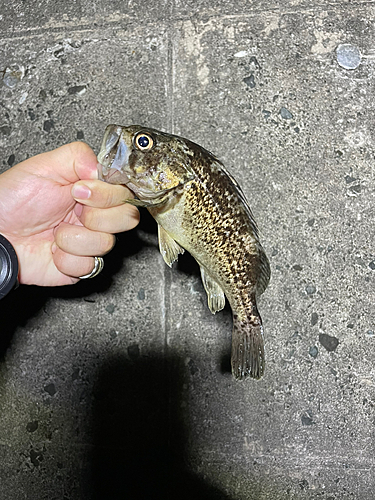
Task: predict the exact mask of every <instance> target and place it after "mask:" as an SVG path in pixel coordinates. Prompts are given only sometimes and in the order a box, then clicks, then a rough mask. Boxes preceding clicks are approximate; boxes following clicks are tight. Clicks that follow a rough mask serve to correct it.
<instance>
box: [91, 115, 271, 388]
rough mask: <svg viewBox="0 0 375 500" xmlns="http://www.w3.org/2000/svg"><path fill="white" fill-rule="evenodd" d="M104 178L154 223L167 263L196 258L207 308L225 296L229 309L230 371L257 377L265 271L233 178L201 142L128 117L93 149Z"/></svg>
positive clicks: (252, 226)
mask: <svg viewBox="0 0 375 500" xmlns="http://www.w3.org/2000/svg"><path fill="white" fill-rule="evenodd" d="M98 161H99V164H100V165H101V172H100V174H101V176H102V178H103V180H105V181H107V182H110V183H120V184H125V185H126V186H128V188H129V189H131V190H132V191H133V192H134V194H135V196H136V197H137V198H136V199H134V200H129V201H128V202H129V203H133V204H134V205H137V206H144V207H146V208H147V209H148V210H149V212H150V213H151V215H152V216H153V217H154V219H155V220H156V222H157V223H158V234H159V247H160V251H161V253H162V255H163V258H164V260H165V262H166V263H167V264H168V265H169V266H171V265H172V263H173V262H174V261H175V260H176V259H177V258H178V254H179V253H183V252H184V250H187V251H188V252H189V253H190V254H191V255H192V256H193V257H194V258H195V259H196V261H197V262H198V264H199V266H200V270H201V276H202V281H203V285H204V288H205V290H206V292H207V297H208V305H209V308H210V310H211V312H212V313H215V312H217V311H219V310H220V309H222V308H223V307H224V305H225V297H226V298H227V299H228V301H229V304H230V306H231V308H232V313H233V331H232V356H231V364H232V373H233V375H234V377H235V378H237V379H243V378H245V377H247V376H250V377H253V378H260V377H261V376H262V375H263V373H264V366H265V359H264V339H263V326H262V320H261V317H260V314H259V311H258V308H257V304H256V300H257V297H258V296H259V295H260V294H261V293H263V291H264V290H265V289H266V287H267V285H268V282H269V279H270V267H269V262H268V259H267V256H266V254H265V252H264V250H263V248H262V245H261V243H260V241H259V234H258V229H257V226H256V223H255V221H254V218H253V215H252V213H251V210H250V207H249V205H248V203H247V201H246V198H245V196H244V194H243V192H242V190H241V188H240V187H239V185H238V183H237V182H236V181H235V179H234V178H233V177H232V176H231V175H230V174H229V173H228V172H227V171H226V170H225V168H224V166H223V165H222V163H221V162H220V161H219V160H218V159H217V158H216V157H215V156H214V155H212V154H211V153H210V152H208V151H207V150H205V149H204V148H202V147H201V146H199V145H197V144H195V143H193V142H191V141H189V140H187V139H184V138H182V137H178V136H175V135H171V134H166V133H164V132H160V131H157V130H154V129H150V128H145V127H141V126H139V125H132V126H129V127H123V126H118V125H109V126H108V127H107V129H106V132H105V135H104V138H103V143H102V148H101V151H100V153H99V155H98Z"/></svg>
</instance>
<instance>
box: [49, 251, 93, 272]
mask: <svg viewBox="0 0 375 500" xmlns="http://www.w3.org/2000/svg"><path fill="white" fill-rule="evenodd" d="M53 262H54V264H55V266H56V268H57V269H58V270H59V271H60V272H61V273H63V274H66V275H67V276H72V277H74V278H79V277H80V276H86V274H90V273H91V271H92V270H93V269H94V266H95V260H94V257H81V256H77V255H72V254H70V253H66V252H64V251H63V250H61V249H60V248H57V250H56V251H55V253H54V254H53Z"/></svg>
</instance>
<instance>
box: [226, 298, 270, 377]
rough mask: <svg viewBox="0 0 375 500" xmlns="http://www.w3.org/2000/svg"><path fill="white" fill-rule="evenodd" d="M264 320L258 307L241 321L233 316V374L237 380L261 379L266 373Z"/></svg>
mask: <svg viewBox="0 0 375 500" xmlns="http://www.w3.org/2000/svg"><path fill="white" fill-rule="evenodd" d="M264 365H265V359H264V339H263V326H262V320H261V317H260V315H259V313H258V310H257V308H256V307H253V310H252V311H251V313H250V314H249V316H248V317H247V319H245V320H244V321H241V320H240V319H239V318H238V316H237V315H235V314H233V333H232V374H233V376H234V377H235V378H236V379H239V380H241V379H243V378H245V377H247V376H250V377H252V378H255V379H260V378H261V377H262V375H263V373H264Z"/></svg>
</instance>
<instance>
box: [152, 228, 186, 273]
mask: <svg viewBox="0 0 375 500" xmlns="http://www.w3.org/2000/svg"><path fill="white" fill-rule="evenodd" d="M158 236H159V249H160V253H161V254H162V256H163V259H164V261H165V262H166V264H168V266H169V267H172V264H173V262H174V261H175V260H177V259H178V254H180V253H181V254H183V253H184V252H185V250H184V249H183V248H182V247H180V245H179V244H178V243H177V242H176V241H175V240H174V239H173V238H171V236H169V234H168V233H167V231H166V230H165V229H163V228H162V227H161V226H160V224H158Z"/></svg>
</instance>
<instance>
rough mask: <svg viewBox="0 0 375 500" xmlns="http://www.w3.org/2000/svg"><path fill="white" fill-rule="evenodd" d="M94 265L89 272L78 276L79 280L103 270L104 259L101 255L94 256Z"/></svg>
mask: <svg viewBox="0 0 375 500" xmlns="http://www.w3.org/2000/svg"><path fill="white" fill-rule="evenodd" d="M94 260H95V266H94V269H93V270H92V271H91V273H89V274H85V276H79V279H80V280H87V279H88V278H95V276H98V274H99V273H101V272H102V271H103V267H104V260H103V259H102V258H101V257H94Z"/></svg>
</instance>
